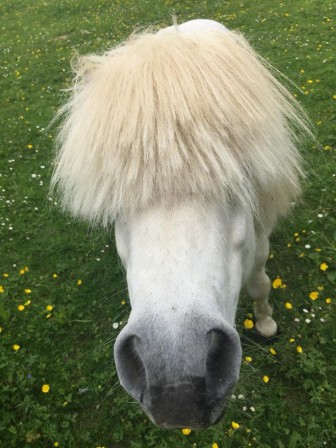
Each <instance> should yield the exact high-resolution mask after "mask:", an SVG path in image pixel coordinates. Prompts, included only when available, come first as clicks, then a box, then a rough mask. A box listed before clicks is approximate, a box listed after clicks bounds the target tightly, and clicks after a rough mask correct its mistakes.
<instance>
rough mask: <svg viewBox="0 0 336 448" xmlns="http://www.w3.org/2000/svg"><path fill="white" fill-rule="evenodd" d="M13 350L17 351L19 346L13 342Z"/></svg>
mask: <svg viewBox="0 0 336 448" xmlns="http://www.w3.org/2000/svg"><path fill="white" fill-rule="evenodd" d="M13 350H15V351H16V352H17V351H18V350H20V346H19V345H18V344H14V345H13Z"/></svg>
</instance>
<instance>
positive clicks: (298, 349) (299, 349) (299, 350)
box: [296, 345, 303, 353]
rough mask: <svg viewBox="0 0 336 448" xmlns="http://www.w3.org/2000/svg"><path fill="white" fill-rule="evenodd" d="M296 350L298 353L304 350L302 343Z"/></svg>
mask: <svg viewBox="0 0 336 448" xmlns="http://www.w3.org/2000/svg"><path fill="white" fill-rule="evenodd" d="M296 351H297V352H298V353H302V352H303V350H302V347H301V345H298V346H297V347H296Z"/></svg>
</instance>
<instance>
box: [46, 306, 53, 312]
mask: <svg viewBox="0 0 336 448" xmlns="http://www.w3.org/2000/svg"><path fill="white" fill-rule="evenodd" d="M53 308H54V307H53V306H52V305H47V306H46V310H47V311H52V310H53Z"/></svg>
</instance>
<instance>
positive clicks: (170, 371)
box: [115, 326, 241, 428]
mask: <svg viewBox="0 0 336 448" xmlns="http://www.w3.org/2000/svg"><path fill="white" fill-rule="evenodd" d="M125 330H126V331H125ZM197 339H198V340H197ZM191 341H192V342H194V344H193V346H189V347H188V348H187V350H186V349H183V348H182V345H183V342H182V343H180V344H177V343H176V342H175V343H172V341H170V342H169V341H168V342H167V341H165V342H163V341H162V335H161V337H157V338H155V335H153V337H152V338H151V340H149V339H147V338H146V337H143V336H139V333H138V334H134V333H133V332H132V333H131V334H130V333H129V332H128V331H127V326H126V327H125V328H124V330H123V332H122V333H120V335H119V336H118V338H117V341H116V344H115V361H116V366H117V371H118V375H119V379H120V383H121V384H122V386H123V387H124V388H125V389H126V391H127V392H128V393H129V394H130V395H131V396H132V397H133V398H135V399H136V400H137V401H138V402H140V403H141V405H142V407H143V408H144V410H145V412H146V413H147V414H148V416H149V417H150V419H151V420H152V421H153V422H154V423H155V424H156V425H158V426H161V427H164V428H181V427H191V428H205V427H207V426H210V425H212V424H214V423H216V422H217V421H218V420H219V419H220V418H221V417H222V415H223V413H224V411H225V409H226V403H227V401H228V398H229V396H230V393H231V391H232V388H233V386H234V384H235V383H236V381H237V379H238V376H239V368H240V362H241V346H240V341H239V337H238V335H237V333H236V332H235V330H234V329H232V328H231V329H230V330H224V329H222V328H213V329H211V330H209V331H207V332H206V331H205V332H203V336H202V337H200V336H199V335H198V337H195V338H191V339H190V338H189V343H191Z"/></svg>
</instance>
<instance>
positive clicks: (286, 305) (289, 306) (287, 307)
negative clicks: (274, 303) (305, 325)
mask: <svg viewBox="0 0 336 448" xmlns="http://www.w3.org/2000/svg"><path fill="white" fill-rule="evenodd" d="M285 308H286V310H291V309H292V308H293V305H292V304H291V303H290V302H286V303H285Z"/></svg>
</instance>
